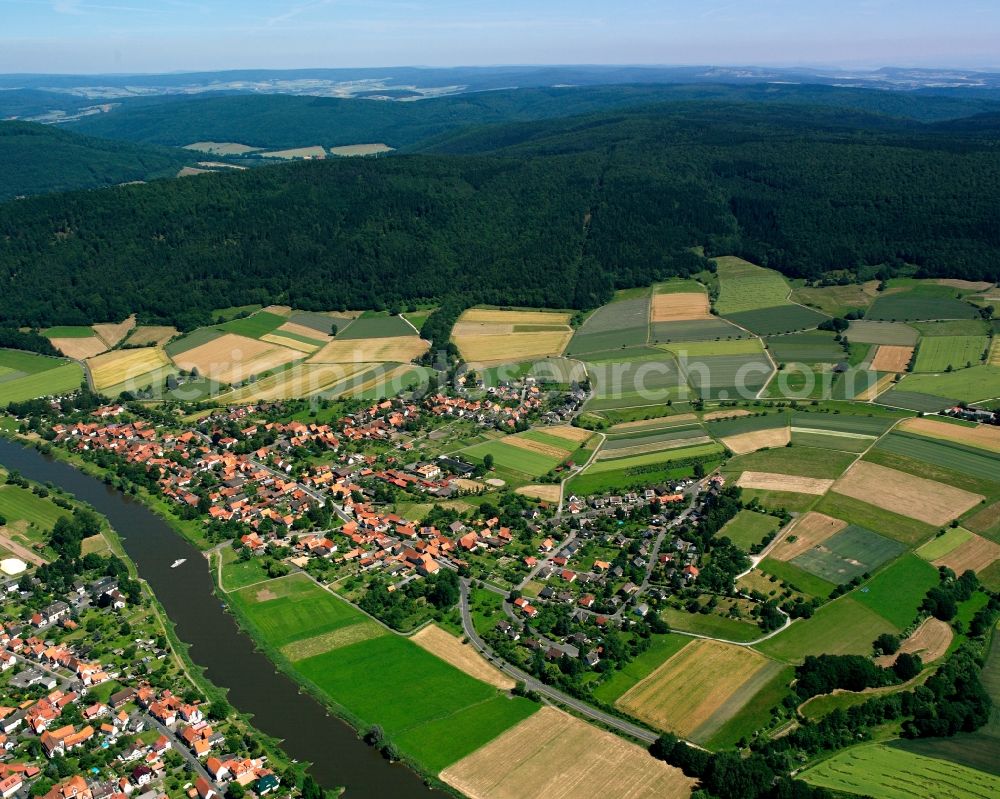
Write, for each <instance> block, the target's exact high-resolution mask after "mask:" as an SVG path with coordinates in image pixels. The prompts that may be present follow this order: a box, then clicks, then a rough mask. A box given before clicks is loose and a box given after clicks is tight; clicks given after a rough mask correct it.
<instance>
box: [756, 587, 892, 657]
mask: <svg viewBox="0 0 1000 799" xmlns="http://www.w3.org/2000/svg"><path fill="white" fill-rule="evenodd" d="M899 630H900V628H899V627H897V626H896V625H895V624H892V623H891V622H889V621H887V620H886V619H885V618H884V617H883V616H881V615H880V614H878V613H876V612H875V611H874V610H871V609H870V608H867V607H865V606H864V605H862V604H861V603H860V602H858V601H857V600H856V599H855V598H854V597H853V596H851V595H848V596H842V597H840V598H839V599H836V600H834V601H833V602H830V603H828V604H826V605H823V606H822V607H821V608H820V609H819V610H817V611H816V612H815V613H814V614H813V616H812V618H809V619H804V620H803V619H799V620H797V621H795V622H793V623H792V624H791V626H790V627H788V629H786V630H783V631H782V632H780V633H778V634H777V635H776V636H774V637H773V638H769V639H768V640H767V641H763V642H762V643H759V644H756V646H755V648H756V649H758V650H760V651H761V652H763V653H764V654H765V655H770V656H771V657H775V658H778V659H780V660H785V661H787V662H789V663H796V662H800V661H801V660H802V659H803V658H804V657H805V656H806V655H822V654H828V655H867V654H868V653H869V652H870V651H871V648H872V641H874V640H875V639H876V638H878V637H879V635H881V634H882V633H898V632H899Z"/></svg>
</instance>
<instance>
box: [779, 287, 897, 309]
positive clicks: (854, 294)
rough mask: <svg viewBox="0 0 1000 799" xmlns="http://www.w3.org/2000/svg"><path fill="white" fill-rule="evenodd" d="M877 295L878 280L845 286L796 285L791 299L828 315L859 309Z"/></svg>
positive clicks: (867, 304)
mask: <svg viewBox="0 0 1000 799" xmlns="http://www.w3.org/2000/svg"><path fill="white" fill-rule="evenodd" d="M877 296H878V281H877V280H869V281H867V282H865V283H852V284H850V285H847V286H820V287H815V288H813V287H807V286H799V285H796V286H795V287H794V288H793V289H792V297H791V298H792V300H793V301H795V302H797V303H799V304H801V305H808V306H810V307H811V308H815V309H817V310H818V311H821V312H822V313H825V314H827V315H828V316H843V315H844V314H846V313H848V312H849V311H860V310H864V309H865V308H867V307H868V306H869V305H871V303H872V301H873V300H874V299H875V297H877Z"/></svg>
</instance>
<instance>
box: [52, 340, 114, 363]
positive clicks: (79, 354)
mask: <svg viewBox="0 0 1000 799" xmlns="http://www.w3.org/2000/svg"><path fill="white" fill-rule="evenodd" d="M49 341H51V342H52V346H53V347H55V348H56V349H57V350H59V352H61V353H62V354H63V355H65V356H66V357H67V358H74V359H75V360H78V361H85V360H87V358H93V357H94V356H95V355H100V354H101V353H102V352H104V351H105V350H106V349H107V347H106V346H105V345H104V342H103V341H101V340H100V339H99V338H98V337H97V336H88V337H87V338H52V339H49Z"/></svg>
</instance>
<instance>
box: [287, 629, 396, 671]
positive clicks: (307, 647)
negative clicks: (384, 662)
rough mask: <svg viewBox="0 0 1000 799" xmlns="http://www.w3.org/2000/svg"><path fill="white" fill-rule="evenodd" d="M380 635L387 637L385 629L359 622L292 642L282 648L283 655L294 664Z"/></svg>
mask: <svg viewBox="0 0 1000 799" xmlns="http://www.w3.org/2000/svg"><path fill="white" fill-rule="evenodd" d="M380 635H385V628H384V627H382V626H381V625H379V624H376V623H375V622H373V621H368V620H365V621H359V622H358V623H357V624H349V625H347V626H346V627H338V628H337V629H336V630H331V631H330V632H328V633H323V634H322V635H316V636H314V637H312V638H306V639H305V640H302V641H292V643H290V644H285V645H284V646H283V647H281V653H282V654H283V655H284V656H285V657H286V658H288V659H289V660H290V661H292V662H293V663H294V662H295V661H296V660H305V659H306V658H311V657H314V656H315V655H322V654H323V653H324V652H329V651H331V650H333V649H341V648H343V647H345V646H350V645H351V644H358V643H361V642H362V641H367V640H368V639H370V638H378V637H379V636H380Z"/></svg>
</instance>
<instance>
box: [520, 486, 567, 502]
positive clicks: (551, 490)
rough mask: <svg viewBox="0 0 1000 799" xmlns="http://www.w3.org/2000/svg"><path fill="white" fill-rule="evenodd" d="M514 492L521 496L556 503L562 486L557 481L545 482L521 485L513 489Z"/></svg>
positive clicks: (559, 497)
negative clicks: (542, 483)
mask: <svg viewBox="0 0 1000 799" xmlns="http://www.w3.org/2000/svg"><path fill="white" fill-rule="evenodd" d="M514 493H515V494H520V495H521V496H522V497H534V498H535V499H540V500H541V501H542V502H551V503H552V504H557V503H558V502H559V500H560V499H562V487H561V486H560V485H559V483H547V484H544V485H530V486H521V487H520V488H515V489H514Z"/></svg>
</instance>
